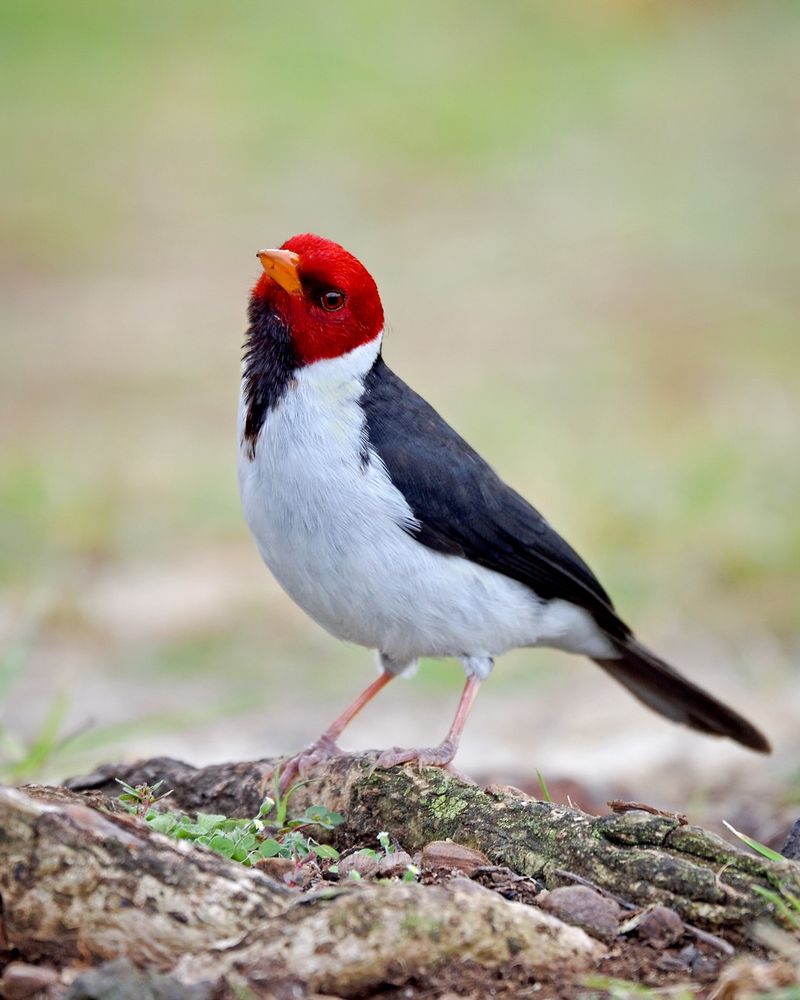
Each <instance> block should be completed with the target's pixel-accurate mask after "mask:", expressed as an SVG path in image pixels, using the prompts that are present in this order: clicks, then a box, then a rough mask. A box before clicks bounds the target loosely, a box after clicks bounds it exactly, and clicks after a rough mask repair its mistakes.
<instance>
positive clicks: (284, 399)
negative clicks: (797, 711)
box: [238, 234, 770, 783]
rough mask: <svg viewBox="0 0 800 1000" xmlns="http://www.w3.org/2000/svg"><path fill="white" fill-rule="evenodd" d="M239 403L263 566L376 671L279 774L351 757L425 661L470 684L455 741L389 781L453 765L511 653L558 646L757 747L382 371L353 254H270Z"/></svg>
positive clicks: (300, 240)
mask: <svg viewBox="0 0 800 1000" xmlns="http://www.w3.org/2000/svg"><path fill="white" fill-rule="evenodd" d="M258 257H259V258H260V260H261V264H262V266H263V269H264V273H263V274H262V275H261V277H260V278H259V281H258V283H257V284H256V286H255V288H254V289H253V292H252V296H251V299H250V310H249V318H250V327H249V329H248V331H247V340H246V345H245V355H244V367H243V375H242V385H241V398H240V405H239V430H238V435H239V486H240V491H241V497H242V504H243V507H244V513H245V517H246V519H247V523H248V525H249V526H250V530H251V531H252V533H253V535H254V536H255V540H256V543H257V545H258V548H259V551H260V553H261V556H262V557H263V559H264V562H265V563H266V564H267V566H269V568H270V569H271V570H272V572H273V573H274V574H275V577H276V579H277V580H278V582H279V583H280V584H281V586H282V587H283V588H284V589H285V590H286V592H287V593H288V594H289V596H290V597H292V598H293V599H294V600H295V601H296V602H297V603H298V604H299V605H300V607H301V608H303V609H304V610H305V611H306V612H307V613H308V614H309V615H311V617H312V618H313V619H314V620H315V621H317V622H319V624H320V625H322V626H323V628H326V629H327V630H328V631H329V632H331V633H333V635H335V636H338V637H339V638H340V639H345V640H348V641H350V642H355V643H359V644H360V645H362V646H366V647H368V648H370V649H375V650H377V651H378V653H379V658H380V665H381V667H382V673H381V675H380V676H379V678H378V679H377V680H375V681H374V682H373V683H372V684H370V686H369V687H368V688H367V689H366V690H365V691H364V692H363V693H362V694H361V695H360V696H359V697H358V698H357V699H356V700H355V702H353V704H352V705H351V706H350V707H348V708H347V709H346V710H345V711H344V712H343V713H342V715H341V716H339V718H338V719H336V721H335V722H334V723H333V724H332V725H331V726H330V727H329V728H328V729H327V730H326V731H325V733H324V734H323V735H322V736H321V737H320V738H319V739H318V740H317V741H316V742H315V743H313V744H311V746H309V747H308V748H307V749H306V750H305V751H303V752H302V753H301V754H298V755H297V756H296V757H294V758H292V759H291V760H290V761H289V762H288V764H287V765H286V767H285V768H284V772H283V781H284V783H288V782H289V781H291V780H292V779H293V778H294V777H295V776H297V775H298V774H302V773H304V772H305V770H306V769H307V768H308V767H309V766H310V765H313V763H315V762H317V761H318V760H320V759H322V758H324V757H326V756H329V755H331V754H335V753H340V752H341V751H339V749H338V748H337V746H336V740H337V739H338V737H339V735H340V734H341V732H342V730H343V729H344V728H345V726H346V725H347V724H348V723H349V722H350V720H351V719H352V718H353V716H355V714H356V713H357V712H358V711H360V710H361V709H362V708H363V707H364V705H366V704H367V702H368V701H369V700H370V699H371V698H372V697H373V696H374V695H375V694H377V692H378V691H380V689H381V688H382V687H384V685H386V684H388V682H389V681H390V680H391V679H392V678H393V677H395V676H397V675H398V674H401V673H403V672H404V671H406V670H408V669H410V668H411V667H413V666H414V664H415V662H416V660H417V659H418V658H419V657H421V656H429V657H443V656H453V657H457V658H458V659H460V660H461V663H462V665H463V667H464V671H465V673H466V676H467V681H466V686H465V688H464V691H463V693H462V695H461V699H460V701H459V705H458V710H457V712H456V715H455V718H454V720H453V724H452V726H451V728H450V731H449V733H448V734H447V737H446V739H445V740H444V742H442V743H441V744H440V745H439V746H437V747H433V748H430V749H413V750H401V749H397V748H395V749H393V750H387V751H385V752H384V753H383V754H382V755H381V757H380V758H379V766H391V765H393V764H398V763H403V762H405V761H411V760H416V761H419V763H420V764H428V765H438V766H444V765H447V764H449V763H450V761H451V760H452V759H453V756H454V755H455V752H456V749H457V747H458V741H459V738H460V736H461V732H462V729H463V727H464V723H465V721H466V718H467V715H468V713H469V710H470V707H471V706H472V703H473V701H474V699H475V695H476V694H477V692H478V688H479V686H480V684H481V682H482V681H483V680H485V678H486V677H487V676H488V675H489V672H490V671H491V669H492V662H493V659H494V657H495V656H497V655H498V654H499V653H504V652H506V650H509V649H513V648H515V647H518V646H552V647H556V648H557V649H563V650H566V651H568V652H570V653H580V654H582V655H584V656H588V657H590V658H591V659H593V660H594V661H595V663H598V664H599V665H600V666H601V667H602V668H603V669H604V670H606V671H607V672H608V673H609V674H611V676H612V677H614V678H615V679H616V680H618V681H619V682H620V683H621V684H624V685H625V687H626V688H628V690H629V691H630V692H631V693H632V694H633V695H635V696H636V697H637V698H638V699H639V700H640V701H643V702H644V703H645V704H646V705H649V706H650V708H653V709H655V710H656V711H657V712H660V713H661V714H662V715H665V716H666V717H667V718H669V719H672V720H674V721H675V722H681V723H683V724H684V725H687V726H690V727H691V728H693V729H698V730H700V731H701V732H704V733H711V734H713V735H715V736H728V737H730V738H731V739H733V740H736V741H738V742H739V743H742V744H744V746H747V747H750V748H751V749H753V750H760V751H764V752H767V751H769V749H770V747H769V743H768V742H767V740H766V739H765V738H764V736H763V735H762V734H761V733H760V732H759V731H758V730H757V729H756V728H755V727H754V726H752V725H751V724H750V723H749V722H747V721H746V720H745V719H743V718H742V716H740V715H738V714H737V713H736V712H734V711H733V710H732V709H730V708H728V707H726V706H725V705H723V704H722V703H721V702H719V701H717V700H716V698H713V697H712V696H711V695H709V694H706V692H705V691H703V690H701V689H700V688H699V687H697V685H695V684H693V683H692V682H691V681H689V680H687V679H686V678H684V677H682V676H681V675H680V674H679V673H677V671H675V670H674V669H673V668H672V667H670V666H668V665H667V664H666V663H665V662H664V661H663V660H660V659H659V658H658V657H657V656H655V655H654V654H653V653H651V652H650V651H649V650H648V649H646V648H645V647H644V646H643V645H641V644H640V643H639V642H638V641H637V640H636V639H635V637H634V635H633V633H632V632H631V630H630V628H629V627H628V626H627V625H626V624H625V623H624V622H623V621H622V620H621V619H620V617H619V615H618V614H617V613H616V611H615V610H614V606H613V604H612V603H611V599H610V597H609V596H608V594H606V592H605V590H604V589H603V588H602V586H601V585H600V583H598V581H597V579H596V578H595V576H594V574H593V573H592V571H591V570H590V569H589V567H588V566H587V565H586V563H585V562H584V561H583V560H582V559H581V558H580V556H578V555H577V553H576V552H574V551H573V549H571V548H570V546H569V545H567V543H566V542H565V541H564V540H563V539H562V538H561V537H560V536H559V535H558V534H556V532H555V531H554V530H553V528H551V526H550V525H549V523H548V522H547V521H546V520H545V519H544V518H543V517H542V516H541V514H539V513H538V511H536V510H535V509H534V508H533V507H531V505H530V504H529V503H527V501H526V500H524V499H523V498H522V497H521V496H520V495H519V494H518V493H515V492H514V490H512V489H511V488H510V487H508V486H506V484H505V483H504V482H503V481H502V480H501V479H500V478H499V477H498V476H497V475H496V474H495V472H493V471H492V469H491V467H490V466H489V465H487V463H486V462H485V461H484V460H483V459H482V458H481V457H480V455H478V454H477V453H476V452H475V451H473V449H472V448H470V446H469V445H468V444H467V443H466V442H465V441H463V440H462V438H461V437H459V435H458V434H457V433H456V432H455V431H454V430H453V429H452V428H451V427H450V426H449V425H448V424H446V423H445V421H444V420H442V418H441V417H440V416H439V414H438V413H437V412H436V411H435V410H434V409H433V408H432V407H430V406H429V405H428V404H427V403H426V402H425V400H423V399H422V398H421V397H420V396H418V395H417V394H416V393H415V392H414V391H413V390H412V389H410V388H409V387H408V386H407V385H406V384H405V383H404V382H403V381H401V380H400V379H399V378H398V377H397V376H396V375H395V374H394V373H393V372H392V371H391V370H390V369H389V368H388V367H387V366H386V364H385V363H384V361H383V358H382V357H381V341H382V337H383V308H382V306H381V300H380V296H379V295H378V289H377V287H376V285H375V282H374V281H373V279H372V277H371V275H370V274H369V272H368V271H367V270H366V269H365V268H364V267H363V265H362V264H361V263H360V262H359V261H358V260H356V258H355V257H353V256H352V254H350V253H348V252H347V251H346V250H345V249H344V248H343V247H341V246H339V245H338V244H337V243H333V242H331V241H330V240H326V239H323V238H321V237H319V236H314V235H311V234H305V235H301V236H294V237H292V239H290V240H288V241H287V242H286V243H284V244H283V246H282V247H281V249H279V250H262V251H261V252H260V253H259V254H258Z"/></svg>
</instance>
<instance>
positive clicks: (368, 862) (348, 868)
mask: <svg viewBox="0 0 800 1000" xmlns="http://www.w3.org/2000/svg"><path fill="white" fill-rule="evenodd" d="M378 862H379V859H378V858H376V857H375V855H374V854H372V853H367V852H366V851H356V852H355V854H348V855H347V857H344V858H340V859H339V878H347V877H348V876H349V874H350V872H357V873H358V874H359V875H360V876H361V878H372V876H373V875H375V874H376V873H377V871H378Z"/></svg>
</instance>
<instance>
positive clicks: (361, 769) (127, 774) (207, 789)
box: [70, 754, 800, 939]
mask: <svg viewBox="0 0 800 1000" xmlns="http://www.w3.org/2000/svg"><path fill="white" fill-rule="evenodd" d="M374 761H375V757H374V755H370V754H362V755H358V756H348V757H339V758H335V759H333V760H331V761H329V762H328V763H327V764H326V765H325V766H324V767H322V768H320V769H319V770H318V771H317V772H315V773H314V775H313V776H312V780H311V781H309V783H308V784H306V785H303V786H302V787H300V788H299V789H298V790H297V792H296V793H295V795H296V799H295V805H296V806H297V808H299V809H302V808H304V807H305V806H306V805H307V804H310V803H314V804H319V805H324V806H326V807H327V808H329V809H332V810H335V811H336V812H340V813H342V814H343V815H344V817H345V823H344V824H343V825H342V826H341V827H339V828H337V830H336V831H335V833H334V835H333V841H334V842H335V843H336V844H337V846H340V847H346V846H352V845H353V844H355V843H362V844H370V845H373V844H374V842H375V837H376V835H377V834H378V833H379V832H380V831H382V830H386V831H388V832H389V833H390V834H391V835H392V837H394V838H395V839H396V840H397V841H398V842H399V843H400V844H401V845H402V846H403V847H404V848H405V849H406V850H407V851H411V852H414V851H417V850H419V849H421V848H422V847H423V846H424V845H425V844H427V843H429V842H430V841H434V840H444V839H446V838H448V837H449V838H452V839H453V840H456V841H458V842H459V843H461V844H464V845H466V846H468V847H473V848H476V849H478V850H480V851H483V852H484V853H485V854H486V855H487V856H488V857H489V858H490V859H491V860H492V862H493V863H495V864H498V865H506V866H508V867H509V868H511V869H512V870H513V871H515V872H518V873H520V874H523V875H530V876H533V877H536V878H538V879H540V880H542V881H543V882H544V884H545V885H546V886H547V887H548V888H554V887H555V886H558V885H562V884H566V883H568V882H569V881H570V876H577V877H579V878H582V879H586V880H589V881H590V882H591V883H593V884H594V885H596V886H599V887H600V888H602V889H603V890H605V891H606V892H609V893H611V894H613V895H615V896H618V897H620V898H622V899H623V900H625V901H627V902H629V903H633V904H635V905H647V904H651V903H661V904H664V905H666V906H669V907H671V908H672V909H675V910H677V911H678V912H679V913H680V914H681V916H682V917H683V918H684V919H685V920H687V921H689V922H690V923H692V924H697V925H699V926H700V927H703V928H706V929H708V930H711V931H714V932H716V933H723V934H728V935H731V936H733V937H734V938H736V939H738V938H741V937H746V936H747V934H748V928H749V926H750V924H751V923H752V921H753V920H754V918H756V917H758V916H764V915H773V914H774V908H773V906H772V904H771V903H770V902H769V901H768V900H767V899H765V898H764V897H763V896H761V895H759V894H758V892H757V891H756V889H755V887H756V886H761V887H763V888H766V889H770V890H772V891H773V892H778V893H780V892H784V891H789V892H791V893H793V894H794V895H795V896H800V865H798V864H797V863H796V862H793V861H789V860H787V861H785V862H782V863H774V862H770V861H767V860H766V859H763V858H760V857H756V856H754V855H752V854H748V853H745V852H744V851H742V850H739V849H738V848H736V847H733V846H732V845H731V844H729V843H728V842H727V841H725V840H723V839H722V838H721V837H719V836H717V835H716V834H713V833H710V832H708V831H705V830H702V829H700V828H699V827H694V826H689V825H686V824H685V822H684V820H683V818H682V817H669V816H664V815H661V814H658V813H653V812H645V811H643V810H631V811H626V812H622V813H619V814H615V815H609V816H601V817H594V816H588V815H587V814H585V813H583V812H581V811H580V810H578V809H570V808H567V807H566V806H562V805H555V804H553V803H549V802H539V801H536V800H534V799H531V798H528V797H527V796H525V795H523V794H522V793H520V792H518V791H516V790H514V789H510V788H499V787H490V788H488V789H486V790H483V789H481V788H479V787H478V786H476V785H471V784H467V783H466V782H463V781H460V780H459V779H458V778H456V777H454V776H453V775H451V774H449V773H448V772H446V771H442V770H439V769H437V768H425V769H422V770H418V769H416V768H413V767H396V768H392V769H390V770H385V771H384V770H375V771H373V770H372V767H373V765H374ZM273 765H274V762H273V761H255V762H252V763H239V764H223V765H214V766H211V767H205V768H193V767H190V766H189V765H187V764H184V763H182V762H180V761H175V760H171V759H169V758H154V759H152V760H147V761H140V762H138V763H136V764H133V765H127V766H112V767H107V768H103V769H101V770H99V771H98V772H96V773H95V774H93V775H90V776H89V777H88V778H85V779H78V780H75V781H73V782H71V783H70V786H71V787H72V788H73V789H75V790H81V791H94V792H101V793H105V794H109V795H115V794H116V789H117V786H116V784H115V782H114V781H113V779H114V778H115V777H117V778H122V779H123V780H125V781H127V782H128V783H130V784H133V785H136V784H142V783H149V784H152V783H153V782H155V781H157V780H163V781H164V782H165V786H166V787H168V788H171V789H172V802H173V803H174V805H173V808H177V807H179V808H182V809H185V810H186V811H195V810H198V809H201V810H205V811H211V812H223V813H226V814H228V815H236V816H247V815H254V814H255V813H256V811H257V810H258V807H259V805H260V803H261V801H262V799H263V797H264V794H265V793H266V792H268V791H269V789H270V787H271V786H270V782H269V780H268V778H269V775H270V773H271V771H272V768H273Z"/></svg>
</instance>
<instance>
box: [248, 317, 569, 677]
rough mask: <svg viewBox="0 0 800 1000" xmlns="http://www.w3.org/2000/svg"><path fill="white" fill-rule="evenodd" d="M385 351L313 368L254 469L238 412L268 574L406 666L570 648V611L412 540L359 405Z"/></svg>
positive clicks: (262, 439)
mask: <svg viewBox="0 0 800 1000" xmlns="http://www.w3.org/2000/svg"><path fill="white" fill-rule="evenodd" d="M379 349H380V337H378V338H376V339H375V340H374V341H371V342H370V343H368V344H365V345H362V346H361V347H358V348H356V349H355V350H353V351H351V352H350V353H349V354H346V355H344V356H343V357H340V358H334V359H330V360H324V361H318V362H316V363H315V364H312V365H309V366H307V367H305V368H303V369H301V370H300V371H299V372H298V375H297V379H296V383H295V384H294V385H293V386H292V387H290V388H289V389H288V391H287V392H286V393H285V395H284V396H283V397H282V399H281V400H280V402H279V403H278V405H277V406H276V407H275V408H274V409H273V410H271V411H270V412H269V413H268V414H267V417H266V420H265V422H264V426H263V427H262V430H261V433H260V435H259V438H258V441H257V443H256V448H255V454H254V457H253V458H252V459H251V458H250V457H249V455H248V451H247V449H246V448H245V447H244V446H243V445H242V430H243V422H244V412H243V407H242V404H241V402H240V413H239V440H240V447H239V487H240V491H241V497H242V504H243V507H244V513H245V517H246V519H247V523H248V525H249V527H250V530H251V531H252V533H253V535H254V536H255V539H256V543H257V544H258V548H259V551H260V552H261V555H262V557H263V559H264V561H265V562H266V564H267V565H268V566H269V568H270V569H271V570H272V572H273V573H274V575H275V577H276V579H277V580H278V582H279V583H280V584H281V586H282V587H283V588H284V589H285V590H286V592H287V593H288V594H289V595H290V596H291V597H292V598H293V599H294V600H295V601H296V602H297V603H298V604H299V605H300V607H302V608H303V609H304V610H305V611H306V612H307V613H308V614H309V615H311V617H312V618H314V619H315V620H316V621H317V622H318V623H319V624H320V625H322V626H323V627H324V628H326V629H327V630H328V631H330V632H331V633H333V634H334V635H336V636H338V637H340V638H342V639H347V640H350V641H353V642H356V643H359V644H360V645H363V646H367V647H369V648H373V649H379V650H380V651H381V652H383V653H385V654H387V655H388V656H389V657H391V658H392V659H393V660H394V661H396V662H397V663H409V662H411V661H413V660H414V659H416V658H417V657H419V656H491V655H494V654H497V653H501V652H504V651H505V650H507V649H511V648H513V647H516V646H524V645H535V644H537V643H540V642H541V643H549V644H554V645H559V644H561V643H560V640H561V639H562V638H566V637H562V635H561V633H562V632H563V631H564V626H565V625H566V623H567V620H566V619H564V620H562V619H563V617H564V616H563V612H559V609H558V606H559V605H563V608H564V609H572V611H573V612H578V611H579V609H577V608H574V607H573V606H572V605H566V604H564V602H560V601H556V602H549V603H543V602H540V601H538V600H537V599H536V597H535V595H534V594H533V593H532V592H531V591H530V590H529V589H528V588H527V587H525V586H523V585H522V584H519V583H517V582H516V581H514V580H510V579H508V578H507V577H504V576H502V575H500V574H498V573H495V572H493V571H491V570H487V569H484V568H482V567H480V566H477V565H475V564H473V563H470V562H469V561H467V560H465V559H461V558H459V557H457V556H446V555H442V554H440V553H437V552H434V551H433V550H431V549H428V548H426V547H425V546H424V545H421V544H420V543H419V542H417V541H415V540H414V539H413V538H412V537H411V535H409V534H408V532H407V531H405V530H403V526H404V525H410V524H413V523H414V517H413V514H412V512H411V510H410V508H409V507H408V504H407V503H406V501H405V499H404V498H403V496H402V494H401V493H400V492H399V491H398V490H397V489H396V488H395V487H394V486H393V485H392V483H391V481H390V479H389V476H388V474H387V472H386V469H385V467H384V465H383V463H382V462H381V460H380V457H379V456H378V455H377V454H376V453H375V452H374V451H372V450H371V449H370V448H369V447H368V445H367V442H366V437H365V425H364V417H363V413H362V410H361V408H360V406H359V404H358V401H359V398H360V395H361V392H362V378H363V375H364V374H365V373H366V372H367V371H368V370H369V368H370V367H371V366H372V363H373V361H374V360H375V357H376V356H377V353H378V350H379ZM581 615H583V616H584V617H585V618H588V616H586V615H584V613H583V612H581ZM570 616H571V612H568V614H567V619H568V618H570ZM554 640H555V641H554Z"/></svg>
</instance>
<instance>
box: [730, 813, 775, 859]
mask: <svg viewBox="0 0 800 1000" xmlns="http://www.w3.org/2000/svg"><path fill="white" fill-rule="evenodd" d="M722 822H723V824H724V825H725V826H726V827H727V828H728V829H729V830H730V831H731V833H732V834H733V835H734V837H738V838H739V840H741V842H742V843H743V844H747V846H748V847H749V848H750V849H751V850H752V851H755V852H756V854H760V855H761V856H762V857H764V858H768V859H769V860H770V861H783V860H785V859H784V857H783V855H782V854H779V853H778V852H777V851H773V849H772V848H771V847H767V845H766V844H760V843H759V842H758V841H757V840H753V838H752V837H748V836H747V834H746V833H740V832H739V831H738V830H737V829H735V828H734V827H732V826H731V824H730V823H729V822H728V821H727V820H725V819H724V820H723V821H722Z"/></svg>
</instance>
